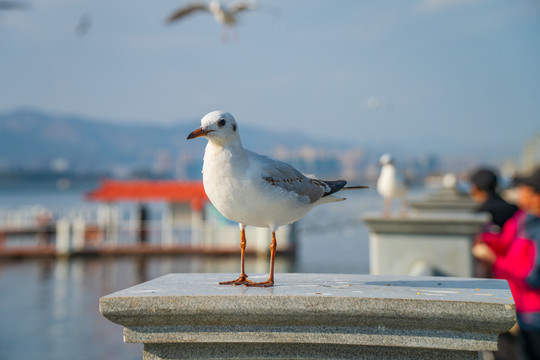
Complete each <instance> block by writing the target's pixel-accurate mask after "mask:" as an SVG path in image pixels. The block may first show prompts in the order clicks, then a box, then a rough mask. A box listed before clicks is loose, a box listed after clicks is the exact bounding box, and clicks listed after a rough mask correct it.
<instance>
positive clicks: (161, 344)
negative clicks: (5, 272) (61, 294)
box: [100, 274, 515, 359]
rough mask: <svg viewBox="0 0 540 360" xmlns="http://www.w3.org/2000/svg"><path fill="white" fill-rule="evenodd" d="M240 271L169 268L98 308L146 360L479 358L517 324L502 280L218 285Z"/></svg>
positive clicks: (295, 277)
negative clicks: (198, 271)
mask: <svg viewBox="0 0 540 360" xmlns="http://www.w3.org/2000/svg"><path fill="white" fill-rule="evenodd" d="M234 276H235V275H233V274H170V275H167V276H164V277H161V278H158V279H155V280H152V281H149V282H147V283H143V284H140V285H137V286H134V287H132V288H129V289H126V290H123V291H120V292H117V293H114V294H111V295H108V296H105V297H103V298H101V299H100V311H101V312H102V313H103V315H104V316H105V317H106V318H108V319H109V320H111V321H113V322H115V323H118V324H120V325H123V326H124V327H125V332H124V339H125V341H126V342H141V343H144V344H145V353H144V358H145V359H180V358H190V359H191V358H261V359H263V358H265V359H266V358H280V359H281V358H283V359H285V358H313V359H315V358H325V359H330V358H336V359H338V358H340V359H348V358H376V359H378V358H380V359H383V358H385V359H386V358H403V359H405V358H406V359H415V358H416V359H421V358H425V359H430V358H438V359H450V358H460V359H461V358H471V359H472V358H475V356H476V357H477V353H476V352H477V351H479V350H494V349H496V343H497V335H498V334H499V333H502V332H504V331H506V330H508V329H509V328H510V327H512V326H513V324H514V323H515V317H514V304H513V300H512V298H511V293H510V290H509V288H508V285H507V283H506V282H504V281H500V280H478V279H462V278H437V277H403V276H370V275H328V274H276V285H275V286H274V287H271V288H247V287H244V286H220V285H218V282H219V281H223V280H227V279H229V278H233V277H234ZM265 276H266V275H255V276H252V277H251V278H252V279H253V280H258V279H264V278H265ZM407 354H408V355H407Z"/></svg>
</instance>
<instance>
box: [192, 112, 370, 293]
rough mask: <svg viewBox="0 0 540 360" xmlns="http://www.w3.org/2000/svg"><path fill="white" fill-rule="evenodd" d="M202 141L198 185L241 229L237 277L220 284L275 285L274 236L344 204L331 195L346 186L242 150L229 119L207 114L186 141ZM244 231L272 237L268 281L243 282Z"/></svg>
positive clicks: (235, 126) (221, 114) (235, 127)
mask: <svg viewBox="0 0 540 360" xmlns="http://www.w3.org/2000/svg"><path fill="white" fill-rule="evenodd" d="M198 137H205V138H206V139H207V140H208V144H207V145H206V150H205V152H204V162H203V171H202V172H203V185H204V190H205V192H206V194H207V195H208V198H209V199H210V201H211V202H212V204H213V205H214V206H215V207H216V209H217V210H218V211H219V212H220V213H221V214H222V215H223V216H225V217H226V218H227V219H229V220H232V221H234V222H237V223H238V224H239V226H240V251H241V252H240V254H241V263H240V276H239V277H238V278H237V279H235V280H232V281H225V282H220V285H246V286H258V287H269V286H273V285H274V257H275V252H276V231H277V229H278V228H279V227H280V226H283V225H287V224H291V223H293V222H295V221H297V220H299V219H301V218H302V217H304V216H305V215H306V214H307V213H308V212H309V211H310V210H311V209H313V208H314V207H315V206H318V205H321V204H326V203H332V202H336V201H342V200H345V199H344V198H342V197H338V196H335V195H334V194H335V193H337V192H338V191H340V190H348V189H360V188H366V186H351V187H345V185H346V184H347V182H346V181H345V180H337V181H325V180H320V179H316V178H313V177H307V176H305V175H303V174H302V173H300V172H299V171H298V170H296V169H295V168H293V167H292V166H291V165H289V164H287V163H284V162H282V161H278V160H274V159H271V158H269V157H267V156H263V155H259V154H256V153H254V152H252V151H249V150H247V149H244V147H243V146H242V141H241V140H240V135H239V128H238V124H237V122H236V120H235V119H234V117H233V116H232V115H231V114H230V113H228V112H224V111H212V112H210V113H208V114H206V115H205V116H204V117H203V118H202V119H201V127H200V128H198V129H197V130H194V131H193V132H191V133H190V134H189V135H188V137H187V139H188V140H189V139H195V138H198ZM246 226H256V227H265V228H266V227H267V228H269V229H270V231H271V232H272V243H271V245H270V273H269V277H268V280H266V281H263V282H253V281H251V280H248V276H247V275H246V273H245V270H244V255H245V249H246V234H245V229H246Z"/></svg>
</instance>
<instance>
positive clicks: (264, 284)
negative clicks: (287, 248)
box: [246, 231, 277, 287]
mask: <svg viewBox="0 0 540 360" xmlns="http://www.w3.org/2000/svg"><path fill="white" fill-rule="evenodd" d="M276 244H277V242H276V233H275V232H274V231H272V244H270V275H269V276H268V280H266V281H263V282H250V283H248V284H246V286H259V287H270V286H273V285H274V258H275V257H276Z"/></svg>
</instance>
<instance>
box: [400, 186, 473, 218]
mask: <svg viewBox="0 0 540 360" xmlns="http://www.w3.org/2000/svg"><path fill="white" fill-rule="evenodd" d="M409 205H410V207H411V208H412V209H413V210H415V211H417V212H420V213H421V212H444V213H471V212H473V210H474V209H475V208H477V207H478V204H476V203H475V202H474V201H473V200H472V199H471V198H470V196H469V195H468V194H463V193H461V194H460V193H456V191H454V190H452V189H440V190H438V191H436V192H431V193H428V195H427V196H425V197H424V198H423V199H420V200H411V201H409Z"/></svg>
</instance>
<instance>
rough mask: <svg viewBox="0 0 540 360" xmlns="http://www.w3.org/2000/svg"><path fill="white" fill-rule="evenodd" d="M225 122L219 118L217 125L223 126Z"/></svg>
mask: <svg viewBox="0 0 540 360" xmlns="http://www.w3.org/2000/svg"><path fill="white" fill-rule="evenodd" d="M226 123H227V122H226V121H225V119H219V121H218V122H217V124H218V126H219V127H223V126H225V124H226Z"/></svg>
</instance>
